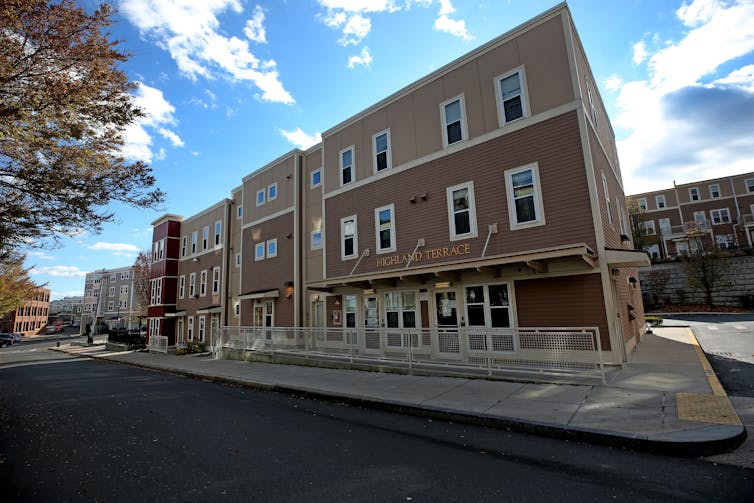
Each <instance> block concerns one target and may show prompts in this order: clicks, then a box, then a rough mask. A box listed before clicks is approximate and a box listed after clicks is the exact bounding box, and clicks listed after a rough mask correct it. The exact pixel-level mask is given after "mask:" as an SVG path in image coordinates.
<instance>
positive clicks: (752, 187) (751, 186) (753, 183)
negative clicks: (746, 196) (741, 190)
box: [746, 178, 754, 192]
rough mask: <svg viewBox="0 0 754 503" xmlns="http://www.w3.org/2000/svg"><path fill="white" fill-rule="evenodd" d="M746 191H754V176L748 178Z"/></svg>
mask: <svg viewBox="0 0 754 503" xmlns="http://www.w3.org/2000/svg"><path fill="white" fill-rule="evenodd" d="M746 192H754V178H747V179H746Z"/></svg>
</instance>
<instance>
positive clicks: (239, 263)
mask: <svg viewBox="0 0 754 503" xmlns="http://www.w3.org/2000/svg"><path fill="white" fill-rule="evenodd" d="M236 267H241V254H240V253H236Z"/></svg>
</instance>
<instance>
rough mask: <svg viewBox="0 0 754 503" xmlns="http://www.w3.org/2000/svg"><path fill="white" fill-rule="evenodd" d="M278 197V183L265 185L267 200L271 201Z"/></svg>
mask: <svg viewBox="0 0 754 503" xmlns="http://www.w3.org/2000/svg"><path fill="white" fill-rule="evenodd" d="M277 198H278V183H277V182H275V183H273V184H271V185H270V186H269V187H267V201H268V202H269V201H273V200H275V199H277Z"/></svg>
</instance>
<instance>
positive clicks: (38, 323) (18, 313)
mask: <svg viewBox="0 0 754 503" xmlns="http://www.w3.org/2000/svg"><path fill="white" fill-rule="evenodd" d="M49 314H50V290H49V289H47V288H37V289H35V290H34V293H33V294H32V296H31V298H29V299H26V300H24V303H23V304H22V305H21V306H19V307H18V308H16V310H15V311H11V312H9V313H6V315H5V316H4V317H3V319H2V328H3V331H7V332H18V333H21V334H23V335H24V337H30V336H33V335H37V334H38V333H39V331H40V330H42V329H43V328H44V327H45V326H46V325H47V319H48V317H49Z"/></svg>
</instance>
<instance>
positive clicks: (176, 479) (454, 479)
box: [0, 341, 754, 503]
mask: <svg viewBox="0 0 754 503" xmlns="http://www.w3.org/2000/svg"><path fill="white" fill-rule="evenodd" d="M25 344H26V342H24V343H22V344H21V345H20V346H17V347H14V348H11V349H12V352H11V351H8V352H5V350H3V351H0V382H2V392H0V466H2V467H3V470H2V473H3V476H2V477H3V490H2V494H3V501H26V502H32V501H80V500H83V501H135V500H143V501H223V500H227V501H240V500H243V501H328V502H332V501H342V500H348V501H464V502H465V501H524V502H525V501H537V502H542V501H579V502H582V501H600V502H604V501H631V502H632V503H635V502H637V501H663V502H668V501H725V502H738V501H751V495H752V494H754V470H745V469H742V468H739V467H735V466H729V465H725V464H713V463H709V462H704V461H700V460H694V459H680V458H670V457H662V456H655V455H651V454H644V453H636V452H629V451H623V450H619V449H611V448H607V447H601V446H590V445H585V444H576V443H572V442H566V441H561V440H555V439H548V438H543V437H536V436H529V435H524V434H512V433H509V432H505V431H500V430H491V429H486V428H482V427H475V426H468V425H458V424H454V423H449V422H444V421H437V420H434V421H433V420H429V419H425V418H418V417H413V416H402V415H398V414H392V413H387V412H380V411H375V410H368V409H361V408H358V407H351V406H346V405H340V404H333V403H327V402H322V401H317V400H309V399H303V398H299V397H296V396H288V395H281V394H278V393H267V392H260V391H255V390H250V389H246V388H242V387H233V386H225V385H221V384H216V383H209V382H201V381H197V380H192V379H186V378H181V377H175V376H170V375H164V374H159V373H156V372H150V371H145V370H140V369H135V368H131V367H126V366H120V365H114V364H110V363H105V362H101V361H91V360H77V359H73V358H70V359H69V358H66V357H62V356H61V355H60V354H59V353H55V352H52V351H47V352H46V353H45V352H44V351H37V349H38V347H39V348H40V349H41V348H42V347H45V346H48V347H49V346H50V345H53V344H54V342H52V341H50V342H46V343H29V344H28V345H26V346H24V345H25ZM5 349H8V348H5ZM48 353H49V354H48Z"/></svg>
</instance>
